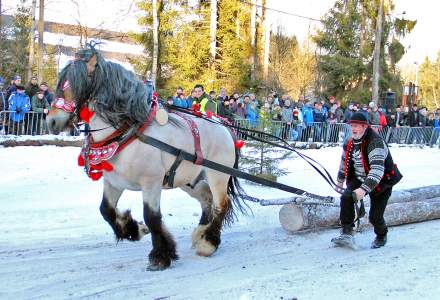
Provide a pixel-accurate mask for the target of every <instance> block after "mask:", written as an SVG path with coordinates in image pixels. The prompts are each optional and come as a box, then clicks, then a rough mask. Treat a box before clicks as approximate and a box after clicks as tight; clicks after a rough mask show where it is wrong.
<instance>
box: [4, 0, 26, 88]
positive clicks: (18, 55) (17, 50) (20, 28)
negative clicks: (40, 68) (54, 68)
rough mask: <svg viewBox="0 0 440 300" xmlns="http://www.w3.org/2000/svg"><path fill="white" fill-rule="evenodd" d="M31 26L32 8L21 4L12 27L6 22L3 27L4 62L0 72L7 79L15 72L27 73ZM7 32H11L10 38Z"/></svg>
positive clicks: (23, 74)
mask: <svg viewBox="0 0 440 300" xmlns="http://www.w3.org/2000/svg"><path fill="white" fill-rule="evenodd" d="M31 26H32V18H31V15H30V8H29V7H26V6H23V5H21V6H19V7H18V9H17V12H16V13H15V15H14V16H13V22H12V24H11V25H10V27H8V26H6V25H5V24H4V25H3V26H2V28H1V31H0V55H1V56H2V62H3V63H2V64H1V65H0V73H1V74H2V75H4V76H5V78H6V79H7V80H9V79H10V78H12V76H13V75H15V74H19V75H21V76H22V77H24V76H25V74H26V68H27V64H28V61H29V59H28V58H29V43H30V31H31ZM6 33H9V34H10V38H7V37H6Z"/></svg>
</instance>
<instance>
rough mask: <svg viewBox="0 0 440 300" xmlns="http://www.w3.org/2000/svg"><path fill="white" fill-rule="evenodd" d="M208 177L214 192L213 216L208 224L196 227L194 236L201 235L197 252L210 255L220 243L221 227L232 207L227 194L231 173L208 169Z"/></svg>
mask: <svg viewBox="0 0 440 300" xmlns="http://www.w3.org/2000/svg"><path fill="white" fill-rule="evenodd" d="M207 178H208V183H209V187H210V190H211V192H212V209H211V214H212V216H211V217H210V218H209V222H208V223H207V225H203V226H200V225H199V227H198V228H197V229H196V231H195V233H194V234H193V237H196V238H198V237H200V238H199V239H198V240H196V241H195V242H196V245H195V246H196V249H197V254H198V255H201V256H210V255H211V254H212V253H214V252H215V251H216V250H217V248H218V246H219V245H220V242H221V239H220V235H221V229H222V225H223V222H224V220H225V218H226V217H227V215H228V213H229V212H230V210H231V209H232V207H231V202H230V199H229V197H228V195H227V189H228V180H229V175H225V174H221V173H218V172H215V171H207Z"/></svg>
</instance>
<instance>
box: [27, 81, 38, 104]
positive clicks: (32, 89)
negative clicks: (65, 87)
mask: <svg viewBox="0 0 440 300" xmlns="http://www.w3.org/2000/svg"><path fill="white" fill-rule="evenodd" d="M39 90H40V87H39V85H38V80H37V77H35V76H32V78H31V81H29V82H28V84H27V85H26V94H27V95H28V96H29V98H30V99H32V98H33V97H34V96H35V94H37V92H38V91H39Z"/></svg>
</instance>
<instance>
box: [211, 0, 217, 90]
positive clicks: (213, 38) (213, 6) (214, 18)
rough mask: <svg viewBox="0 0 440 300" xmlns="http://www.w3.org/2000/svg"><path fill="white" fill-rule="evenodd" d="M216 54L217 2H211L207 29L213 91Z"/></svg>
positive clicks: (212, 0) (214, 0)
mask: <svg viewBox="0 0 440 300" xmlns="http://www.w3.org/2000/svg"><path fill="white" fill-rule="evenodd" d="M216 53H217V0H211V21H210V27H209V67H210V72H211V74H210V76H209V77H210V80H211V87H210V88H212V89H214V86H215V82H216V79H217V76H216V72H215V55H216Z"/></svg>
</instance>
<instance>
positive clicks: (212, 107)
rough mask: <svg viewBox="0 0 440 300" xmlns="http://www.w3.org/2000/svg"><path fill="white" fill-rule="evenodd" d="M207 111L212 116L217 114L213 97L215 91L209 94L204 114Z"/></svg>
mask: <svg viewBox="0 0 440 300" xmlns="http://www.w3.org/2000/svg"><path fill="white" fill-rule="evenodd" d="M208 111H209V112H211V113H213V114H217V101H216V97H215V91H210V92H209V97H208V101H207V102H206V104H205V113H206V112H208Z"/></svg>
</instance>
